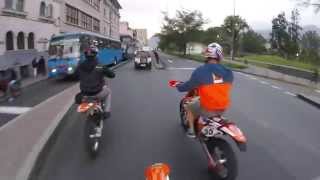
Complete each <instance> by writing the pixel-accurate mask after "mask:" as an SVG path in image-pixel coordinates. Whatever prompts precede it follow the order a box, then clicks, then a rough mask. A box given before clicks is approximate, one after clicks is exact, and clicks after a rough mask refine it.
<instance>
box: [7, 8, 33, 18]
mask: <svg viewBox="0 0 320 180" xmlns="http://www.w3.org/2000/svg"><path fill="white" fill-rule="evenodd" d="M1 12H2V15H4V16H12V17H18V18H26V16H27V15H28V13H27V12H24V11H18V10H15V9H7V8H4V9H2V10H1Z"/></svg>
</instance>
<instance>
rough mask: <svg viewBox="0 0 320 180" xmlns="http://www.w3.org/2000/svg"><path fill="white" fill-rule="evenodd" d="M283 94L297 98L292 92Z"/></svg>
mask: <svg viewBox="0 0 320 180" xmlns="http://www.w3.org/2000/svg"><path fill="white" fill-rule="evenodd" d="M284 93H285V94H287V95H290V96H293V97H296V96H297V95H296V94H294V93H292V92H289V91H286V92H284Z"/></svg>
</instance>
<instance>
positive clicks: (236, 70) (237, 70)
mask: <svg viewBox="0 0 320 180" xmlns="http://www.w3.org/2000/svg"><path fill="white" fill-rule="evenodd" d="M232 71H235V72H241V73H244V74H249V75H253V76H257V77H262V78H266V79H272V80H276V81H281V82H285V83H289V84H294V85H298V86H302V87H309V86H307V85H303V84H300V83H294V82H289V81H285V80H283V79H278V78H272V77H269V76H265V75H261V74H255V73H250V72H245V71H242V70H239V69H233V68H232Z"/></svg>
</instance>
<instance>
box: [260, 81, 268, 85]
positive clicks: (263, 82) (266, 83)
mask: <svg viewBox="0 0 320 180" xmlns="http://www.w3.org/2000/svg"><path fill="white" fill-rule="evenodd" d="M259 82H260V83H261V84H265V85H269V84H270V83H268V82H266V81H259Z"/></svg>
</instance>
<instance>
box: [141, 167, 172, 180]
mask: <svg viewBox="0 0 320 180" xmlns="http://www.w3.org/2000/svg"><path fill="white" fill-rule="evenodd" d="M169 174H170V167H169V166H168V165H167V164H164V163H157V164H153V165H151V166H149V167H148V168H147V169H146V170H145V172H144V175H145V177H146V180H169Z"/></svg>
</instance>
